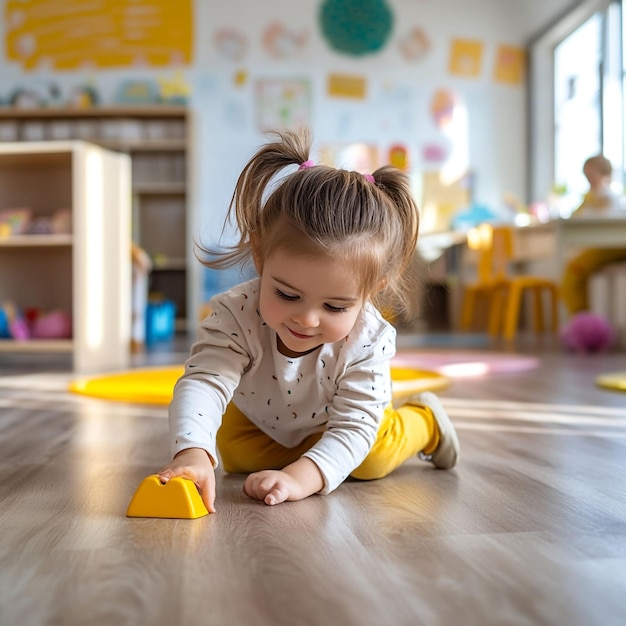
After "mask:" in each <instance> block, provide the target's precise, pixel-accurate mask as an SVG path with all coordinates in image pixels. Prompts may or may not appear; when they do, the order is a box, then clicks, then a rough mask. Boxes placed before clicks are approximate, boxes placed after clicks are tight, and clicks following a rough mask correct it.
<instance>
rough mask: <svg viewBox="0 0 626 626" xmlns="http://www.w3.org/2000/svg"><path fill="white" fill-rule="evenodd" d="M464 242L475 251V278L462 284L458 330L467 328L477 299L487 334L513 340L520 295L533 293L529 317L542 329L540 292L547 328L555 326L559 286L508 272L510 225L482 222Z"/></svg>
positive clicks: (511, 238)
mask: <svg viewBox="0 0 626 626" xmlns="http://www.w3.org/2000/svg"><path fill="white" fill-rule="evenodd" d="M467 245H468V247H469V248H470V249H472V250H475V251H477V253H478V280H477V281H476V282H475V283H472V284H468V285H466V286H465V290H464V295H463V304H462V306H461V319H460V328H461V330H465V331H467V330H470V329H471V327H472V323H473V321H474V317H475V313H476V306H477V303H478V300H479V299H480V298H481V297H482V298H483V299H484V300H485V301H486V304H487V310H488V322H487V330H488V331H489V334H490V335H502V336H503V337H504V338H505V339H509V340H510V339H513V338H514V337H515V335H516V333H517V328H518V324H519V314H520V309H521V307H522V304H523V295H524V292H525V291H529V292H530V293H532V295H533V307H532V313H533V315H532V320H533V327H534V329H535V330H536V331H538V332H543V331H544V330H545V324H544V315H543V306H542V304H543V298H542V296H543V293H544V292H547V294H548V298H549V306H550V329H551V331H552V332H556V330H557V328H558V298H559V296H558V286H557V284H556V283H555V282H554V281H553V280H550V279H547V278H543V277H541V276H530V275H525V274H510V273H509V265H510V263H511V261H512V259H513V230H512V228H511V227H509V226H493V225H491V224H481V225H480V226H478V227H477V228H473V229H471V230H470V232H469V233H468V237H467Z"/></svg>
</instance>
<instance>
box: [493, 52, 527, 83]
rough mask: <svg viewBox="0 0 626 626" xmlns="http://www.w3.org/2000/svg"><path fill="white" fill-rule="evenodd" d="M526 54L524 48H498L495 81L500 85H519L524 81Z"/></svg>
mask: <svg viewBox="0 0 626 626" xmlns="http://www.w3.org/2000/svg"><path fill="white" fill-rule="evenodd" d="M525 65H526V52H525V51H524V50H523V49H522V48H514V47H512V46H498V50H497V52H496V62H495V66H494V69H493V79H494V80H495V81H496V82H498V83H508V84H509V85H519V84H521V83H522V82H523V80H524V69H525Z"/></svg>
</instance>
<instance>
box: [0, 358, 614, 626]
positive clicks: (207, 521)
mask: <svg viewBox="0 0 626 626" xmlns="http://www.w3.org/2000/svg"><path fill="white" fill-rule="evenodd" d="M528 351H529V352H530V353H536V354H539V356H540V358H541V360H540V366H539V368H538V369H535V370H532V371H527V372H523V373H519V374H496V375H492V376H489V377H485V378H465V379H457V380H456V381H455V382H454V384H453V385H452V386H451V387H450V388H449V389H448V390H446V391H444V392H440V394H439V395H440V397H441V398H442V400H443V401H444V403H445V405H446V407H447V408H448V410H449V413H450V415H451V416H452V417H453V419H454V421H455V423H456V424H457V427H458V430H459V436H460V439H461V444H462V455H461V462H460V464H459V465H458V467H457V468H456V469H455V470H453V471H449V472H444V471H437V470H433V469H431V467H430V466H429V465H427V464H424V463H422V462H420V461H419V460H417V459H415V460H414V461H410V462H408V463H407V464H405V465H404V466H403V467H401V468H400V469H399V470H398V471H397V472H395V473H394V474H393V475H392V476H390V477H388V478H386V479H383V480H381V481H377V482H369V483H360V482H347V483H345V484H344V485H342V486H341V487H340V488H339V489H338V490H337V491H336V492H334V493H333V494H331V495H329V496H314V497H311V498H308V499H307V500H304V501H301V502H294V503H286V504H282V505H279V506H276V507H266V506H265V505H263V504H261V503H258V502H255V501H252V500H250V499H249V498H247V497H246V496H245V495H244V494H243V493H242V484H243V477H242V476H237V475H230V476H229V475H224V474H222V473H221V472H220V473H219V474H218V500H217V508H218V511H217V513H216V514H215V515H212V516H209V517H205V518H201V519H198V520H193V521H188V520H151V519H128V518H126V517H125V511H126V506H127V505H128V502H129V500H130V497H131V496H132V494H133V492H134V490H135V488H136V486H137V485H138V484H139V482H140V480H141V479H142V478H143V477H144V476H145V475H147V474H149V473H152V472H153V471H154V470H155V469H157V468H158V467H159V466H160V465H162V464H163V463H164V461H166V460H167V457H168V450H167V439H166V433H167V419H166V410H165V409H164V408H160V407H149V406H141V405H130V404H123V403H109V402H104V401H100V400H96V399H91V398H86V397H81V396H75V395H72V394H70V393H68V392H67V391H66V390H65V389H66V384H67V381H68V380H69V379H70V378H71V374H70V372H69V370H68V368H67V366H66V364H64V363H57V362H50V363H43V364H42V363H41V362H40V361H39V360H36V359H35V357H25V359H26V360H24V359H22V360H21V361H20V360H19V359H17V360H12V359H10V358H9V357H8V356H7V355H1V356H0V359H1V360H0V470H1V474H2V480H1V481H0V625H1V626H31V625H32V626H37V625H51V626H57V625H68V626H74V625H76V626H79V625H80V626H85V625H88V626H91V625H93V626H101V625H103V626H104V625H122V624H124V625H126V624H129V625H130V624H133V625H134V624H137V625H150V626H161V625H163V626H165V625H168V626H170V625H180V626H192V625H207V624H208V625H211V626H212V625H216V626H221V625H224V626H240V625H241V626H257V625H258V626H277V625H278V626H282V625H285V626H300V625H302V626H317V625H319V626H322V625H323V626H328V625H331V626H334V625H337V626H352V625H355V626H357V625H358V626H369V625H372V626H373V625H380V626H388V625H389V626H404V625H409V624H410V625H416V624H417V625H421V624H424V625H428V626H430V625H433V626H438V625H443V626H448V625H450V626H457V625H459V626H460V625H463V626H466V625H477V626H479V625H480V626H483V625H491V624H493V625H497V626H504V625H516V626H517V625H523V626H527V625H535V624H536V625H558V626H561V625H563V626H566V625H567V626H571V625H573V626H577V625H581V626H582V625H586V626H589V625H591V626H612V625H620V626H623V624H626V393H619V392H610V391H605V390H602V389H599V388H597V387H595V386H594V383H593V380H594V376H595V375H596V374H600V373H603V372H609V371H617V370H626V355H625V354H624V353H621V354H619V353H613V354H609V355H594V356H574V355H568V354H564V353H562V352H560V351H559V350H558V349H554V348H549V347H547V348H541V347H539V348H536V347H531V348H529V349H528ZM179 357H180V358H182V356H181V355H176V354H174V355H157V356H156V357H155V359H156V360H161V361H162V362H166V361H167V360H168V359H170V360H171V362H180V358H179Z"/></svg>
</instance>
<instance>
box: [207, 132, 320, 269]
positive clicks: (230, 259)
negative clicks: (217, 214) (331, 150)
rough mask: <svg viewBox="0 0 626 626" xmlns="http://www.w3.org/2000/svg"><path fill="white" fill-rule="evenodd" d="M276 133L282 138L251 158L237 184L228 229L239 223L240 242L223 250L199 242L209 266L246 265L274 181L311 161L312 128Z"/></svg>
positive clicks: (227, 221) (220, 267)
mask: <svg viewBox="0 0 626 626" xmlns="http://www.w3.org/2000/svg"><path fill="white" fill-rule="evenodd" d="M273 134H275V135H276V136H277V138H278V139H277V140H276V141H274V142H271V143H268V144H265V145H264V146H263V147H262V148H261V149H260V150H259V151H258V152H257V153H256V154H255V155H254V156H253V157H252V158H251V159H250V161H248V163H247V165H246V166H245V167H244V169H243V171H242V172H241V174H240V175H239V178H238V179H237V184H236V185H235V190H234V192H233V195H232V198H231V201H230V205H229V210H228V218H227V220H226V222H225V224H224V230H225V229H226V226H227V225H228V224H233V223H235V224H236V226H237V231H238V233H239V241H238V242H237V243H236V244H235V245H233V246H230V247H226V248H221V249H216V248H211V247H209V246H204V245H201V244H199V243H197V244H196V256H197V258H198V259H199V260H200V262H201V263H202V264H203V265H205V266H206V267H210V268H213V269H224V268H227V267H232V266H234V265H242V266H243V265H245V263H246V262H248V261H249V260H250V259H251V257H252V250H251V238H252V236H253V235H254V234H255V233H258V231H259V224H260V217H261V212H262V211H263V204H264V201H265V200H266V194H267V192H268V190H269V189H270V187H271V183H272V182H273V181H274V179H275V177H276V176H277V174H278V173H279V172H280V171H281V170H282V169H284V168H285V167H287V166H289V165H294V164H298V165H300V164H302V163H304V162H305V161H307V160H308V158H309V151H310V148H311V135H310V132H309V131H308V130H301V131H299V132H293V131H280V132H275V133H273ZM224 230H223V231H222V235H223V234H224Z"/></svg>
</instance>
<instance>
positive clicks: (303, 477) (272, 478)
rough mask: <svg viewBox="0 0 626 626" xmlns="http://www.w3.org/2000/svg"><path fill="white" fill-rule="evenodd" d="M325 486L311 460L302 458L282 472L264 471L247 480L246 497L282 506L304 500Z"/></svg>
mask: <svg viewBox="0 0 626 626" xmlns="http://www.w3.org/2000/svg"><path fill="white" fill-rule="evenodd" d="M323 486H324V478H323V477H322V474H321V473H320V471H319V469H318V467H317V465H315V463H314V462H313V461H311V459H308V458H306V457H301V458H299V459H298V460H297V461H295V462H294V463H291V464H290V465H287V467H285V468H283V469H282V470H263V471H262V472H255V473H254V474H250V476H248V478H246V482H245V483H244V484H243V490H244V492H245V493H246V495H248V496H250V497H251V498H256V499H257V500H262V501H263V502H265V504H269V505H272V504H280V503H281V502H285V500H291V501H294V500H302V499H303V498H308V497H309V496H310V495H312V494H314V493H317V492H318V491H320V490H321V489H322V487H323Z"/></svg>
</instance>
